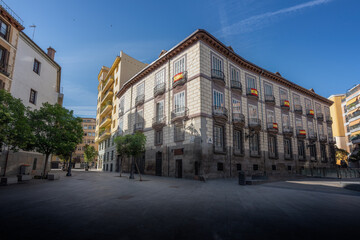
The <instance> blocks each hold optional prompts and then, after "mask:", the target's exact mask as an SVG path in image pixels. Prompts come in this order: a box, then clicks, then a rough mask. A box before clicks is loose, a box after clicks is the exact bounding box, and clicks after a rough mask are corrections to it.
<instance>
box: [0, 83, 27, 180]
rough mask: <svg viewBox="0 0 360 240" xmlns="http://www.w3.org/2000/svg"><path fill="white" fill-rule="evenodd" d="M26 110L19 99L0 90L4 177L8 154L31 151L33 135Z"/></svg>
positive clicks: (0, 130)
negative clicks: (4, 146) (5, 148)
mask: <svg viewBox="0 0 360 240" xmlns="http://www.w3.org/2000/svg"><path fill="white" fill-rule="evenodd" d="M27 113H28V109H27V108H26V107H25V106H24V104H23V103H22V102H21V100H20V99H17V98H14V97H13V96H11V94H10V93H8V92H6V91H5V90H0V148H2V146H3V145H6V146H7V153H6V160H5V167H4V174H3V175H4V176H5V174H6V168H7V163H8V159H9V152H10V150H11V151H14V152H16V151H18V150H19V149H23V150H31V149H32V143H33V135H32V134H31V129H30V125H29V121H28V118H27Z"/></svg>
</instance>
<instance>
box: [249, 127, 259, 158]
mask: <svg viewBox="0 0 360 240" xmlns="http://www.w3.org/2000/svg"><path fill="white" fill-rule="evenodd" d="M249 144H250V156H260V147H259V134H258V133H254V134H252V135H250V137H249Z"/></svg>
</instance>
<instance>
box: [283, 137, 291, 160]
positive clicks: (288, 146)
mask: <svg viewBox="0 0 360 240" xmlns="http://www.w3.org/2000/svg"><path fill="white" fill-rule="evenodd" d="M284 154H285V159H291V158H292V148H291V139H290V138H284Z"/></svg>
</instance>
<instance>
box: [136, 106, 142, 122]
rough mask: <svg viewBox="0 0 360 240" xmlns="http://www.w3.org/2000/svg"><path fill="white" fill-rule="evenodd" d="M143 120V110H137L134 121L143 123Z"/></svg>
mask: <svg viewBox="0 0 360 240" xmlns="http://www.w3.org/2000/svg"><path fill="white" fill-rule="evenodd" d="M143 122H144V110H142V109H141V110H138V111H137V112H136V114H135V123H139V124H140V123H143Z"/></svg>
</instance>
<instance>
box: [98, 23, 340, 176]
mask: <svg viewBox="0 0 360 240" xmlns="http://www.w3.org/2000/svg"><path fill="white" fill-rule="evenodd" d="M121 86H122V87H121V88H120V90H119V91H118V92H117V94H116V96H117V98H118V99H119V104H118V105H116V106H117V107H118V109H117V111H118V114H116V117H117V122H116V121H115V122H113V124H112V127H113V128H112V129H114V127H115V128H116V127H118V134H132V133H133V132H135V131H143V132H144V134H145V135H146V137H147V143H146V152H145V154H144V156H143V157H141V158H140V159H138V163H139V168H140V171H141V172H143V173H145V174H156V175H162V176H173V177H187V178H197V177H198V175H203V176H205V177H206V178H216V177H234V176H237V171H239V170H243V171H245V172H246V174H248V175H251V174H261V175H262V174H264V173H265V174H267V175H279V174H293V173H296V172H299V171H300V170H301V169H303V168H312V167H325V168H326V167H330V166H331V164H332V163H333V161H334V139H333V136H332V129H331V124H332V120H331V117H330V110H329V107H330V106H331V104H332V101H330V100H328V99H326V98H324V97H321V96H319V95H317V94H316V93H315V92H314V91H313V90H307V89H305V88H303V87H301V86H299V85H296V84H294V83H292V82H290V81H289V80H287V79H285V78H284V77H282V76H281V75H280V73H272V72H269V71H267V70H265V69H263V68H260V67H259V66H257V65H255V64H253V63H251V62H249V61H247V60H245V59H243V58H242V57H240V56H239V55H237V54H236V53H235V52H234V51H233V49H232V48H231V47H227V46H225V45H224V44H223V43H221V42H220V41H219V40H218V39H216V38H215V37H213V36H212V35H211V34H209V33H208V32H206V31H204V30H197V31H195V32H194V33H193V34H191V35H190V36H189V37H187V38H186V39H185V40H183V41H182V42H180V43H179V44H178V45H176V46H175V47H173V48H172V49H171V50H169V51H167V52H166V51H162V52H161V54H160V56H159V58H158V59H157V60H155V61H154V62H153V63H151V64H150V65H148V66H147V67H146V68H144V69H143V70H141V71H139V72H138V73H137V74H136V75H135V76H133V77H132V78H130V79H129V80H128V81H126V83H124V84H121ZM113 101H114V99H113ZM113 118H114V116H113ZM112 121H113V119H112ZM109 135H110V133H109ZM105 142H106V141H105ZM100 145H103V141H100ZM107 147H108V145H106V146H105V149H106V148H107ZM101 148H102V147H100V149H101ZM105 151H106V150H105ZM105 159H107V158H105ZM109 164H110V162H108V161H107V160H104V162H103V169H105V170H107V171H115V170H118V168H116V169H114V168H111V165H110V166H109ZM122 169H123V170H124V171H129V170H130V161H129V160H125V162H123V163H122Z"/></svg>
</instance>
